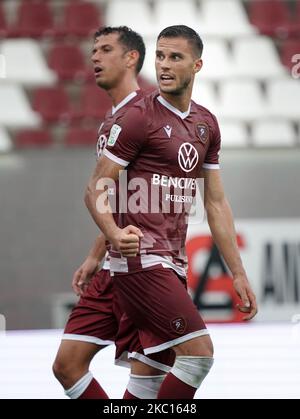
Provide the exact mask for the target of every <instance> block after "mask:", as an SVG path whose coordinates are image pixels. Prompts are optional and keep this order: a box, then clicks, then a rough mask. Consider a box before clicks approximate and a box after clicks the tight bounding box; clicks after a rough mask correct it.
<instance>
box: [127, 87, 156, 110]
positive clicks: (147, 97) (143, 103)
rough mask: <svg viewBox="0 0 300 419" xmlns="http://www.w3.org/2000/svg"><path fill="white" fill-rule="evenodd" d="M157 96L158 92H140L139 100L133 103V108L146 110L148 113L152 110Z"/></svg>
mask: <svg viewBox="0 0 300 419" xmlns="http://www.w3.org/2000/svg"><path fill="white" fill-rule="evenodd" d="M158 95H159V92H158V90H155V91H152V92H150V93H146V92H141V93H140V97H139V99H138V100H137V101H136V102H135V103H134V105H133V106H134V107H135V108H136V109H140V110H141V111H146V110H147V111H148V112H149V111H151V110H153V108H154V105H155V101H156V98H157V96H158Z"/></svg>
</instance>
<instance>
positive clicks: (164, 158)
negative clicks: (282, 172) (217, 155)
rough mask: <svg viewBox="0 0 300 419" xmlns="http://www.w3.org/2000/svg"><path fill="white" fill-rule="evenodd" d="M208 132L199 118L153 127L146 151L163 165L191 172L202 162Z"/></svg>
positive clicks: (207, 144)
mask: <svg viewBox="0 0 300 419" xmlns="http://www.w3.org/2000/svg"><path fill="white" fill-rule="evenodd" d="M209 132H210V131H209V126H208V124H207V123H206V122H204V121H200V120H199V121H190V122H187V123H184V122H183V123H180V122H179V123H175V124H165V125H160V126H157V127H154V129H153V130H152V131H151V132H150V133H149V141H148V147H147V148H148V153H149V155H152V156H153V159H155V158H157V159H159V161H160V162H161V163H162V164H164V165H170V166H179V168H180V169H181V170H183V171H184V172H191V171H192V170H193V169H194V168H196V167H197V166H199V165H201V166H202V164H203V161H204V158H205V155H206V152H207V149H208V146H209Z"/></svg>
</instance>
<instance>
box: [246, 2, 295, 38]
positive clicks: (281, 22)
mask: <svg viewBox="0 0 300 419" xmlns="http://www.w3.org/2000/svg"><path fill="white" fill-rule="evenodd" d="M249 19H250V22H251V23H252V24H253V25H255V26H256V27H257V28H258V29H259V31H260V33H262V34H264V35H268V36H279V37H286V36H287V35H288V34H291V33H293V32H294V28H293V24H292V22H291V18H290V13H289V5H288V3H287V2H286V1H284V0H251V1H250V4H249Z"/></svg>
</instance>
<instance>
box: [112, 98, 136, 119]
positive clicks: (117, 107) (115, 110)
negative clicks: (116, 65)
mask: <svg viewBox="0 0 300 419" xmlns="http://www.w3.org/2000/svg"><path fill="white" fill-rule="evenodd" d="M135 96H137V92H131V93H129V95H128V96H126V97H125V98H124V99H123V100H122V101H121V102H120V103H118V105H117V106H113V107H112V109H111V114H112V115H114V114H115V113H116V112H117V111H118V110H119V109H121V108H122V107H123V106H125V105H126V104H127V103H128V102H130V101H131V99H133V98H134V97H135Z"/></svg>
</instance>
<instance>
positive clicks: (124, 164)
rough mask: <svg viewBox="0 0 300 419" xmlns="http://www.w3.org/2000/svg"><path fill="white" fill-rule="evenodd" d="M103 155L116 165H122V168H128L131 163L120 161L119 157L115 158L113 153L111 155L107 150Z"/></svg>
mask: <svg viewBox="0 0 300 419" xmlns="http://www.w3.org/2000/svg"><path fill="white" fill-rule="evenodd" d="M103 155H104V156H106V157H108V158H109V159H110V160H112V161H114V162H115V163H118V164H120V165H121V166H124V167H126V166H128V165H129V163H130V162H129V161H126V160H123V159H120V158H119V157H117V156H115V155H114V154H113V153H111V152H110V151H108V150H107V149H106V148H105V149H104V151H103Z"/></svg>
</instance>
